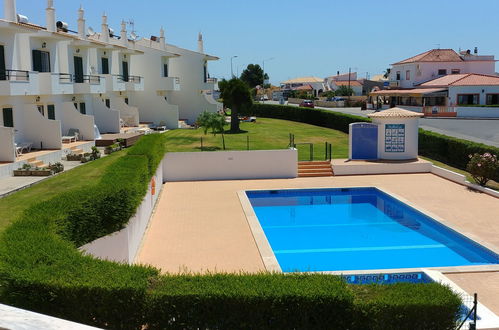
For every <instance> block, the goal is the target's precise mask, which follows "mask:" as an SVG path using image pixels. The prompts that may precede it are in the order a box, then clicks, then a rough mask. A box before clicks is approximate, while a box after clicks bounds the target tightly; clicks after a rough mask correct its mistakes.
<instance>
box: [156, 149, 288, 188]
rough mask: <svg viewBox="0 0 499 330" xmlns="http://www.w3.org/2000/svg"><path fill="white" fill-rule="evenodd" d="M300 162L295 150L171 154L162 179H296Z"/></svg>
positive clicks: (165, 158)
mask: <svg viewBox="0 0 499 330" xmlns="http://www.w3.org/2000/svg"><path fill="white" fill-rule="evenodd" d="M297 161H298V151H297V150H296V149H286V150H251V151H217V152H170V153H167V154H166V155H165V157H164V158H163V174H164V176H163V179H164V181H190V180H233V179H282V178H296V177H297V176H298V168H297Z"/></svg>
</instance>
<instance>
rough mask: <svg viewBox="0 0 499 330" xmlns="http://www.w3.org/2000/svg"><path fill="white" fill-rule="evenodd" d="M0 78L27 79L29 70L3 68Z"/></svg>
mask: <svg viewBox="0 0 499 330" xmlns="http://www.w3.org/2000/svg"><path fill="white" fill-rule="evenodd" d="M0 80H12V81H29V71H25V70H5V74H3V75H0Z"/></svg>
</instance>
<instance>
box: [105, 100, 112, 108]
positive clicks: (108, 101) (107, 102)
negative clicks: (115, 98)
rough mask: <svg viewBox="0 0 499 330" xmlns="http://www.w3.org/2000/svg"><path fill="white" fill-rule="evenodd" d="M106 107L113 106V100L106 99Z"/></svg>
mask: <svg viewBox="0 0 499 330" xmlns="http://www.w3.org/2000/svg"><path fill="white" fill-rule="evenodd" d="M105 102H106V107H108V108H111V100H109V99H106V101H105Z"/></svg>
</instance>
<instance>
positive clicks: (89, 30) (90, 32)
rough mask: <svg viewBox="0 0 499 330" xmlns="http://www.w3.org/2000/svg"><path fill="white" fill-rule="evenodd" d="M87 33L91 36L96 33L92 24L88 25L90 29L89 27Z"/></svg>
mask: <svg viewBox="0 0 499 330" xmlns="http://www.w3.org/2000/svg"><path fill="white" fill-rule="evenodd" d="M87 33H88V35H89V36H93V35H95V31H94V29H92V27H91V26H89V27H88V29H87Z"/></svg>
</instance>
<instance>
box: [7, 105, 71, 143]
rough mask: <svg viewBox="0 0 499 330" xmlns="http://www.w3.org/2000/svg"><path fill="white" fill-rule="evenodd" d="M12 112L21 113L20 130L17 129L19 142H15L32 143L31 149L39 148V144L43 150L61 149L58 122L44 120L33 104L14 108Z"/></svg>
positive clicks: (59, 125)
mask: <svg viewBox="0 0 499 330" xmlns="http://www.w3.org/2000/svg"><path fill="white" fill-rule="evenodd" d="M18 107H22V108H23V109H18ZM14 111H15V112H19V113H21V116H22V128H19V137H20V140H18V141H16V142H32V143H33V148H40V147H41V144H40V143H42V144H43V149H61V148H62V141H61V122H60V121H59V120H50V119H47V118H45V117H44V116H42V114H41V113H40V112H38V109H37V107H36V105H34V104H25V105H20V106H15V107H14Z"/></svg>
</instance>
